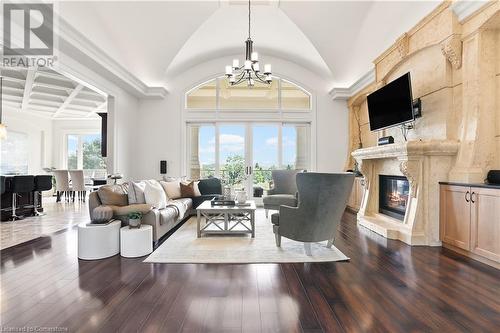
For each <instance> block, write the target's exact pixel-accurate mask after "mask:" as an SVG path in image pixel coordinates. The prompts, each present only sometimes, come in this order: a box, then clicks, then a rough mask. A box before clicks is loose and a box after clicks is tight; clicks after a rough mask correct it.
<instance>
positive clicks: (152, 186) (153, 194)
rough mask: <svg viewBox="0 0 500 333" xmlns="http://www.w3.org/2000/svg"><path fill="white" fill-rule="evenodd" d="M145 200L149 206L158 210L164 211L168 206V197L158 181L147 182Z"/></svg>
mask: <svg viewBox="0 0 500 333" xmlns="http://www.w3.org/2000/svg"><path fill="white" fill-rule="evenodd" d="M144 198H145V200H146V203H147V204H150V205H151V206H153V207H156V208H158V209H163V208H165V207H166V206H167V196H166V195H165V192H164V191H163V188H162V186H161V185H160V184H159V183H158V182H157V181H148V182H146V187H145V189H144Z"/></svg>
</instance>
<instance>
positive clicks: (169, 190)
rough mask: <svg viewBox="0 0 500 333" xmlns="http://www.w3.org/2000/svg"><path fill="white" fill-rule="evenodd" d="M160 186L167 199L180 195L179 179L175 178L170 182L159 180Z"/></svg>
mask: <svg viewBox="0 0 500 333" xmlns="http://www.w3.org/2000/svg"><path fill="white" fill-rule="evenodd" d="M160 184H161V186H162V187H163V189H164V190H165V193H166V194H167V197H168V199H171V200H174V199H179V198H180V197H181V182H180V180H175V181H172V182H164V181H160Z"/></svg>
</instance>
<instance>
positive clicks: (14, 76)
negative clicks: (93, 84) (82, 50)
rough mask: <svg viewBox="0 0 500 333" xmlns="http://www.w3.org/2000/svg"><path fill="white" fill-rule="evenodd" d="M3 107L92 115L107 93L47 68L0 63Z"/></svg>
mask: <svg viewBox="0 0 500 333" xmlns="http://www.w3.org/2000/svg"><path fill="white" fill-rule="evenodd" d="M1 75H2V107H4V108H6V109H13V110H14V111H15V112H24V113H27V114H33V115H37V116H41V117H44V118H50V119H54V120H59V119H87V118H88V119H93V118H98V117H99V116H98V115H97V114H96V113H97V112H105V111H106V96H104V95H102V94H100V93H98V92H96V91H94V90H92V89H90V88H88V87H86V86H84V85H83V84H81V83H78V82H76V81H74V80H72V79H70V78H68V77H66V76H64V75H62V74H59V73H57V72H55V71H53V70H50V69H47V68H37V69H26V68H12V67H2V68H1Z"/></svg>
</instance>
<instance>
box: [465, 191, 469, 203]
mask: <svg viewBox="0 0 500 333" xmlns="http://www.w3.org/2000/svg"><path fill="white" fill-rule="evenodd" d="M467 194H470V192H469V191H467V192H465V201H467V202H469V199H468V198H467Z"/></svg>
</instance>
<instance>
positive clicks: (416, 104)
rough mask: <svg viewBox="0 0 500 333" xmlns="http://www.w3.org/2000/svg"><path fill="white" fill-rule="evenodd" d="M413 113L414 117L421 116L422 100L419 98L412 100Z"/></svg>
mask: <svg viewBox="0 0 500 333" xmlns="http://www.w3.org/2000/svg"><path fill="white" fill-rule="evenodd" d="M413 114H414V116H415V118H420V117H422V100H421V99H420V98H417V99H415V100H413Z"/></svg>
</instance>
